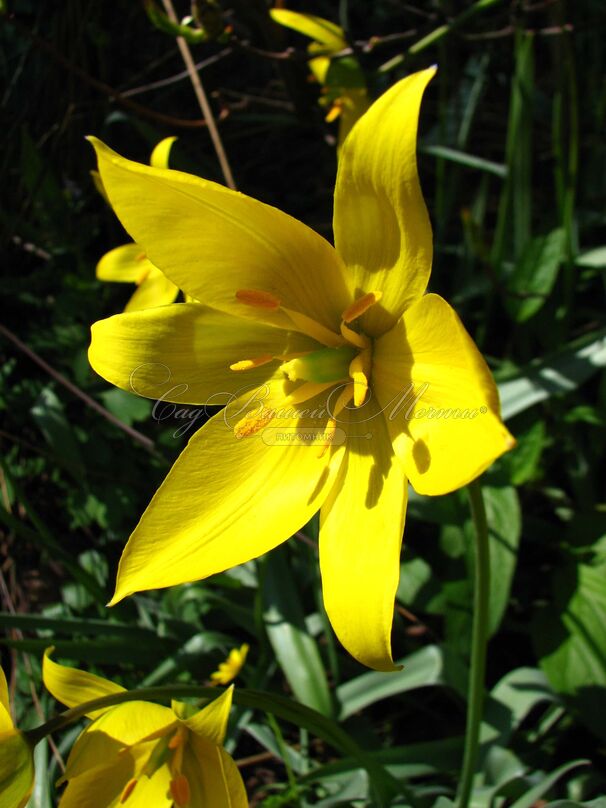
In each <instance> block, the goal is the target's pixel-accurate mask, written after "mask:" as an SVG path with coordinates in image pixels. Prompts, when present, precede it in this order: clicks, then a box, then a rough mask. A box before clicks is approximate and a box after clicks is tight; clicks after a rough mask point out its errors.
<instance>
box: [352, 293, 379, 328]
mask: <svg viewBox="0 0 606 808" xmlns="http://www.w3.org/2000/svg"><path fill="white" fill-rule="evenodd" d="M382 296H383V293H382V292H367V294H365V295H362V297H359V298H358V299H357V300H354V302H353V303H352V304H351V306H348V307H347V308H346V309H345V311H344V312H343V314H342V319H343V322H344V323H351V321H352V320H355V319H356V318H357V317H361V316H362V315H363V314H364V312H365V311H368V309H369V308H370V307H371V306H374V304H375V303H378V302H379V300H380V299H381V297H382Z"/></svg>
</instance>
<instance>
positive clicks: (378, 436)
mask: <svg viewBox="0 0 606 808" xmlns="http://www.w3.org/2000/svg"><path fill="white" fill-rule="evenodd" d="M344 417H345V413H344V414H343V415H342V416H341V418H344ZM347 432H348V436H347V451H346V459H345V461H344V462H343V464H342V465H341V469H340V471H339V477H338V479H337V482H336V483H335V485H334V487H333V489H332V490H331V492H330V494H329V496H328V498H327V500H326V502H325V503H324V505H323V506H322V511H321V516H320V570H321V572H322V593H323V598H324V605H325V606H326V612H327V614H328V617H329V619H330V622H331V625H332V627H333V628H334V630H335V633H336V635H337V637H338V638H339V640H340V641H341V642H342V643H343V645H344V646H345V648H346V649H347V650H348V651H349V653H350V654H351V655H352V656H354V657H355V658H356V659H357V660H358V661H359V662H361V663H362V664H363V665H368V666H369V667H371V668H375V669H376V670H381V671H390V670H395V669H396V667H395V666H394V664H393V661H392V656H391V626H392V622H393V610H394V601H395V596H396V589H397V586H398V578H399V574H400V547H401V544H402V531H403V528H404V514H405V510H406V501H407V482H406V478H405V476H404V473H403V470H402V466H401V464H400V462H399V461H398V459H397V458H396V457H395V456H394V454H393V451H392V448H391V443H390V440H389V436H388V434H387V426H386V424H385V420H384V418H383V415H382V414H381V412H380V411H379V408H378V406H377V404H376V403H375V402H374V400H372V399H369V401H368V402H367V403H366V404H365V405H364V406H363V407H360V408H359V409H355V410H350V411H349V424H348V427H347Z"/></svg>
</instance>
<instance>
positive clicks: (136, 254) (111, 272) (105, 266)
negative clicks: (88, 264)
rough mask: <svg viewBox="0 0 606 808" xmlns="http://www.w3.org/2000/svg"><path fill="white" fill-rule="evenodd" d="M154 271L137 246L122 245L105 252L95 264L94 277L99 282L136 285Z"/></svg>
mask: <svg viewBox="0 0 606 808" xmlns="http://www.w3.org/2000/svg"><path fill="white" fill-rule="evenodd" d="M152 268H154V269H155V267H154V265H153V264H152V262H151V261H150V260H149V258H147V257H146V255H145V252H144V251H143V249H142V248H141V247H140V246H139V245H138V244H122V245H121V246H120V247H114V249H113V250H110V251H109V252H106V253H105V255H104V256H103V258H101V260H100V261H99V263H98V264H97V269H96V276H97V278H98V279H99V280H100V281H117V282H118V283H137V281H138V280H139V279H140V278H142V277H145V276H146V275H148V274H149V272H150V271H151V270H152Z"/></svg>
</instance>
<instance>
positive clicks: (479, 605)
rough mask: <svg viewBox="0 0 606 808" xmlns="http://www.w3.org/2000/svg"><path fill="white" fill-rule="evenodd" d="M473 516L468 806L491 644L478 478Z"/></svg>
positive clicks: (462, 788)
mask: <svg viewBox="0 0 606 808" xmlns="http://www.w3.org/2000/svg"><path fill="white" fill-rule="evenodd" d="M468 491H469V501H470V505H471V516H472V519H473V525H474V528H475V537H476V544H475V581H474V599H473V633H472V638H471V668H470V671H469V689H468V698H467V731H466V733H465V748H464V752H463V768H462V770H461V780H460V782H459V792H458V798H457V806H458V808H467V806H468V804H469V797H470V795H471V787H472V783H473V776H474V773H475V770H476V763H477V758H478V747H479V745H480V724H481V722H482V709H483V705H484V678H485V673H486V646H487V644H488V609H489V598H490V551H489V547H488V524H487V522H486V510H485V508H484V499H483V497H482V489H481V487H480V484H479V482H478V481H477V480H476V481H475V482H473V483H471V484H470V485H469V487H468Z"/></svg>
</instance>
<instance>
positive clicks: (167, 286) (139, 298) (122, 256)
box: [93, 137, 179, 311]
mask: <svg viewBox="0 0 606 808" xmlns="http://www.w3.org/2000/svg"><path fill="white" fill-rule="evenodd" d="M176 139H177V138H176V137H167V138H164V140H161V141H160V143H158V144H157V146H156V147H155V148H154V150H153V152H152V154H151V159H150V164H151V165H152V166H154V167H155V168H168V158H169V155H170V150H171V147H172V145H173V143H174V142H175V140H176ZM93 179H94V180H95V185H96V187H97V189H98V190H99V192H100V193H101V194H102V196H104V197H106V193H105V189H104V187H103V181H102V180H101V178H100V176H99V174H97V172H93ZM96 276H97V278H98V279H99V280H100V281H116V282H118V283H136V284H137V289H136V290H135V292H134V294H133V295H132V297H131V298H130V300H129V301H128V303H127V304H126V306H125V308H124V311H140V310H141V309H151V308H154V306H165V305H166V304H168V303H174V302H175V300H176V299H177V295H178V294H179V289H178V287H177V286H175V284H174V283H172V281H170V280H169V279H168V278H167V277H166V275H165V274H164V273H163V272H161V271H160V270H159V269H158V267H155V266H154V265H153V264H152V262H151V261H150V260H149V258H148V257H147V256H146V255H145V251H144V250H143V249H142V248H141V247H140V246H139V245H138V244H123V245H122V246H120V247H115V248H114V249H113V250H110V251H109V252H107V253H105V255H104V256H103V257H102V258H101V260H100V261H99V263H98V264H97V269H96Z"/></svg>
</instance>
